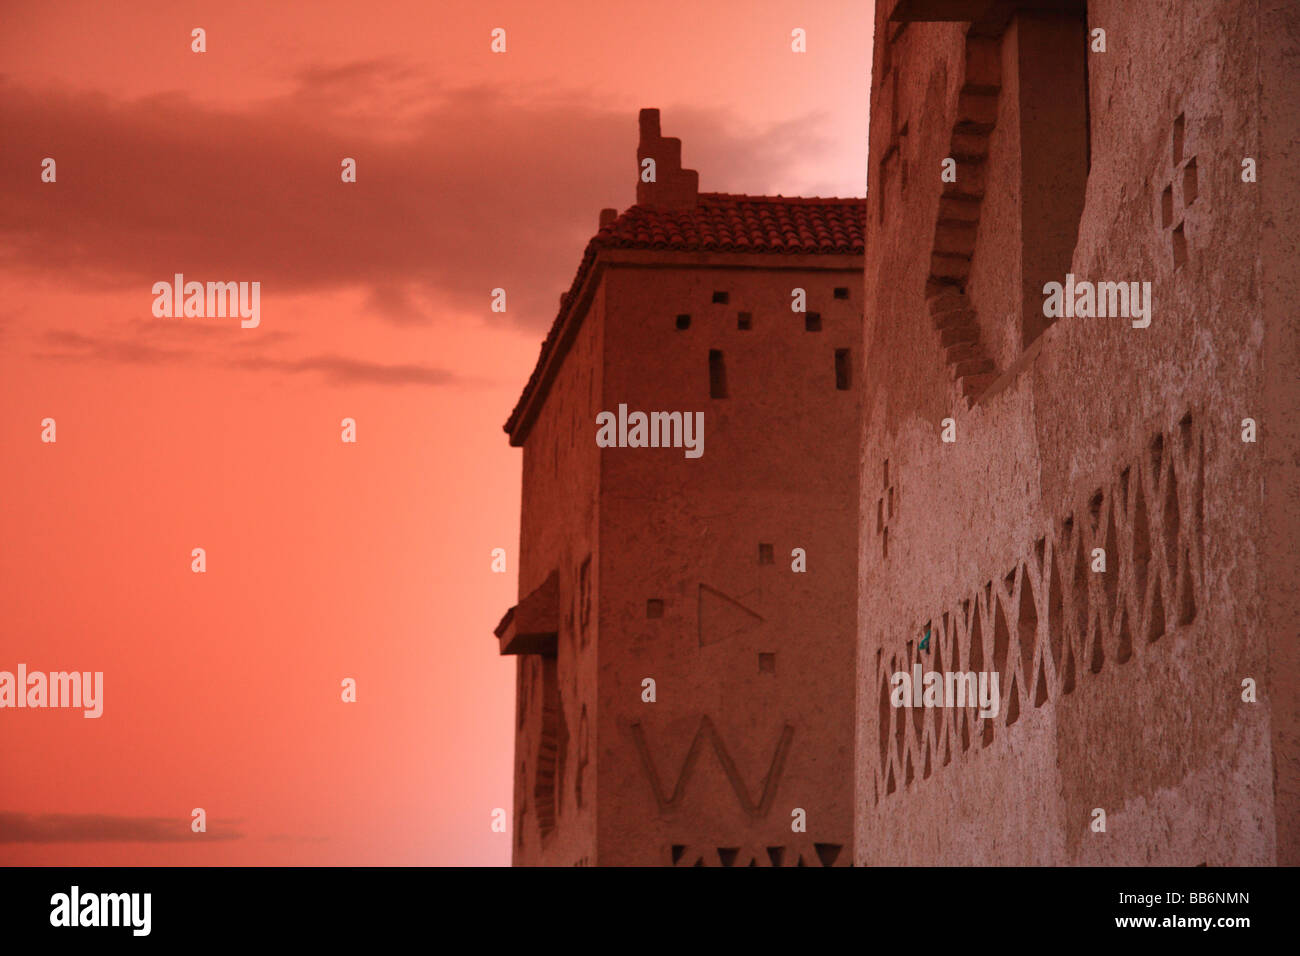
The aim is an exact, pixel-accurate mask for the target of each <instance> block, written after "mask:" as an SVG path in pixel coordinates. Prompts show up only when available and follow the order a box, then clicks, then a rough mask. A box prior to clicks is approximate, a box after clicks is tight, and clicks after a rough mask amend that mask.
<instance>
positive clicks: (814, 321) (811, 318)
mask: <svg viewBox="0 0 1300 956" xmlns="http://www.w3.org/2000/svg"><path fill="white" fill-rule="evenodd" d="M803 327H804V329H805V330H806V331H809V332H820V331H821V330H822V314H821V313H820V312H809V313H807V314H806V315H804V317H803Z"/></svg>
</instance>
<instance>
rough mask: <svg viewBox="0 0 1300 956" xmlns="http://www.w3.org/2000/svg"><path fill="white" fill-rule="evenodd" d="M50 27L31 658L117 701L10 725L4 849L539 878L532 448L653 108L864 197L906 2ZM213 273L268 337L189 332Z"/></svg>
mask: <svg viewBox="0 0 1300 956" xmlns="http://www.w3.org/2000/svg"><path fill="white" fill-rule="evenodd" d="M13 6H14V5H13V4H8V5H6V6H5V7H4V9H2V10H0V131H2V133H0V671H11V672H12V671H16V670H17V667H18V665H19V664H20V663H25V664H26V665H27V666H28V668H29V669H30V670H43V671H55V670H78V671H103V672H104V714H103V717H101V718H100V719H98V720H88V719H85V718H83V717H82V715H81V712H80V711H69V710H56V709H45V710H39V709H21V710H16V709H9V708H5V709H0V768H3V769H2V770H0V863H59V864H74V863H75V864H82V863H91V864H101V863H102V864H136V863H138V864H172V863H177V864H191V863H193V864H357V865H366V864H372V865H378V864H401V865H404V864H430V865H439V864H505V863H508V862H509V858H510V839H511V837H510V834H508V833H507V834H495V833H492V832H491V829H490V822H491V812H492V809H493V808H494V807H503V808H506V809H507V810H509V809H510V800H511V785H510V774H511V749H512V746H513V730H512V726H513V716H514V702H513V690H514V680H513V675H514V665H513V659H508V658H506V659H503V658H501V657H499V656H498V654H497V648H496V641H495V639H494V638H493V637H492V627H493V626H494V625H495V624H496V622H497V620H498V619H499V618H500V616H501V614H502V613H503V612H504V611H505V610H506V609H507V608H508V607H509V606H510V605H511V604H512V603H514V599H515V582H516V578H515V570H516V569H515V564H514V557H515V549H516V547H517V545H518V537H519V532H518V519H519V514H518V512H519V468H520V461H519V453H518V451H517V450H515V449H511V448H510V447H509V446H508V444H507V441H506V436H505V435H504V433H503V432H502V431H501V424H502V422H504V420H505V418H506V416H507V415H508V413H509V411H510V409H511V407H512V406H513V404H514V402H515V399H516V398H517V397H518V394H519V391H520V390H521V388H522V386H523V384H524V382H525V381H526V379H527V377H528V373H529V371H530V370H531V368H532V363H533V361H534V359H535V358H536V355H537V350H538V348H539V346H540V343H541V338H542V336H543V335H544V334H545V330H546V328H547V326H548V325H549V322H550V320H551V318H552V317H553V314H554V308H555V306H556V303H557V300H558V295H559V293H560V292H561V291H562V290H564V289H565V288H566V287H567V285H568V283H569V281H570V280H571V279H572V277H573V273H574V271H575V270H576V268H577V265H578V261H579V258H580V256H581V252H582V248H583V245H584V243H585V241H586V240H587V239H588V238H589V237H590V235H591V234H592V233H593V232H594V231H595V228H596V222H597V214H598V212H599V210H600V209H601V207H604V206H616V207H618V208H619V209H623V208H626V207H627V206H628V205H629V204H631V203H632V202H633V200H634V196H635V175H636V159H635V149H636V136H637V124H636V113H637V110H638V109H639V108H640V107H644V106H657V107H659V108H661V109H662V111H663V114H662V115H663V127H664V133H665V135H668V136H679V137H681V138H682V140H683V162H684V164H685V165H686V166H688V167H691V168H694V169H697V170H699V172H700V186H701V189H704V190H710V191H725V192H750V193H783V194H785V195H862V194H863V192H864V188H865V162H866V130H867V92H868V85H869V51H870V39H871V36H870V34H871V21H872V16H873V14H872V10H871V4H870V3H862V2H848V0H836V2H818V3H777V2H752V0H744V2H718V3H711V4H700V3H695V2H660V3H655V4H650V5H647V4H644V3H632V2H628V3H611V4H603V5H602V4H590V3H587V2H578V0H564V2H559V0H557V2H556V3H552V4H537V3H533V2H527V3H525V2H517V3H459V4H453V3H448V4H431V3H428V2H427V0H415V2H384V0H380V2H375V3H370V4H356V3H345V2H335V0H314V2H312V3H310V4H299V3H292V4H288V3H286V4H271V3H266V2H261V0H259V2H248V3H246V2H232V0H222V2H214V3H187V2H176V0H167V2H134V3H131V4H129V5H128V4H103V3H98V2H83V3H71V2H45V3H40V4H30V5H25V6H24V7H23V8H20V9H13ZM194 27H203V28H204V29H205V30H206V31H207V52H206V53H203V54H196V53H193V52H191V50H190V31H191V30H192V29H193V28H194ZM494 27H503V28H505V30H506V31H507V34H506V35H507V52H506V53H505V54H493V53H491V52H490V50H489V43H490V36H489V34H490V31H491V30H492V28H494ZM795 27H801V28H803V29H805V30H806V31H807V35H808V52H807V53H806V54H803V55H796V54H792V53H791V52H790V41H789V38H790V31H791V30H792V29H793V28H795ZM47 156H48V157H53V158H54V159H55V160H56V162H57V174H58V181H57V182H56V183H53V184H50V183H42V182H41V181H40V169H41V161H42V159H43V158H44V157H47ZM345 156H350V157H354V158H355V159H356V160H357V170H358V175H357V182H356V183H355V184H346V185H345V184H343V183H341V182H340V179H339V163H340V160H341V159H342V158H343V157H345ZM177 272H180V273H184V274H185V275H186V277H187V278H189V279H195V280H199V281H258V282H260V283H261V324H260V325H259V327H258V328H256V329H242V328H240V325H239V320H238V319H219V318H217V319H209V318H183V319H174V318H173V319H168V318H155V317H154V316H153V314H152V304H153V299H154V296H153V295H152V293H151V291H150V290H151V287H152V285H153V283H154V282H156V281H170V280H171V278H172V276H173V274H175V273H177ZM497 287H501V288H504V289H506V292H507V304H508V310H507V312H506V313H505V314H504V315H503V314H494V313H492V312H491V311H490V310H489V305H490V292H491V290H492V289H493V288H497ZM47 417H49V418H54V419H55V420H56V422H57V436H58V440H57V442H56V443H55V444H46V443H43V442H42V441H41V440H40V439H41V421H42V419H44V418H47ZM345 417H351V418H354V419H355V420H356V421H357V431H358V441H357V443H356V444H354V445H353V444H345V443H343V442H342V441H340V420H341V419H343V418H345ZM196 547H202V548H204V549H206V552H207V562H208V569H207V572H206V573H204V574H195V573H193V572H192V571H191V570H190V562H191V557H190V553H191V550H192V549H193V548H196ZM494 547H505V548H506V549H507V551H508V554H509V573H507V574H504V575H501V574H492V573H491V572H490V552H491V549H492V548H494ZM345 677H352V678H355V679H356V681H357V687H358V691H357V697H358V700H357V702H356V703H355V704H346V703H343V702H342V701H341V700H340V681H341V680H342V679H343V678H345ZM195 807H203V808H204V809H205V810H206V812H207V815H208V832H207V833H206V834H192V833H191V832H190V829H189V820H190V812H191V810H192V809H193V808H195ZM507 819H512V815H511V814H508V815H507Z"/></svg>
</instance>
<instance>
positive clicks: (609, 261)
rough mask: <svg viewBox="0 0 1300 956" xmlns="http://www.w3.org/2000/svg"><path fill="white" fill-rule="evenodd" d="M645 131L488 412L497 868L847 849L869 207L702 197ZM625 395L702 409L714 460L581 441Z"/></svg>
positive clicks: (655, 119) (734, 859)
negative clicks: (504, 534)
mask: <svg viewBox="0 0 1300 956" xmlns="http://www.w3.org/2000/svg"><path fill="white" fill-rule="evenodd" d="M640 124H641V139H640V145H639V148H638V155H637V174H638V186H637V203H636V205H634V206H633V207H631V208H630V209H628V210H627V211H626V212H624V213H622V214H621V215H619V214H617V213H616V211H615V210H605V211H603V212H602V213H601V216H600V229H599V231H598V232H597V233H596V235H595V237H594V238H593V239H592V240H591V241H590V243H589V244H588V246H587V249H586V252H585V254H584V256H583V259H582V262H581V264H580V266H579V268H578V272H577V275H576V277H575V278H574V280H573V283H572V286H571V287H570V289H569V292H568V293H567V294H566V295H565V296H563V298H562V301H561V305H560V309H559V313H558V315H557V316H556V318H555V321H554V324H553V326H552V328H551V330H550V333H549V334H548V336H547V337H546V340H545V343H544V344H543V346H542V352H541V356H540V358H539V360H538V363H537V367H536V369H535V371H534V372H533V375H532V377H531V378H530V380H529V382H528V384H527V387H526V388H525V389H524V392H523V395H522V397H521V398H520V400H519V402H518V405H517V406H516V408H515V409H514V411H513V413H512V414H511V416H510V419H509V421H508V422H507V424H506V426H505V428H506V431H507V432H508V434H509V436H510V442H511V444H513V445H516V446H521V447H522V448H523V505H522V522H521V532H520V551H519V555H520V557H519V562H518V567H519V594H520V600H519V603H518V605H517V606H516V607H514V608H512V609H511V610H510V611H509V612H508V613H507V614H506V616H505V617H504V618H503V620H502V621H501V623H500V625H499V626H498V627H497V630H496V633H497V637H498V640H499V642H500V649H501V652H502V653H503V654H511V655H516V657H517V661H518V663H517V708H518V724H517V732H516V744H515V794H514V800H515V810H514V812H515V817H514V828H513V832H514V841H515V842H514V862H515V863H516V864H525V865H527V864H547V865H552V864H558V865H572V864H589V865H626V864H641V865H679V866H694V865H712V866H718V865H730V866H749V865H760V866H770V865H784V866H790V865H804V866H821V865H841V866H842V865H847V864H848V863H850V862H851V844H852V840H853V836H852V832H853V808H852V802H853V771H852V766H853V754H854V747H853V697H854V693H855V685H854V674H853V668H854V659H855V654H856V650H855V618H856V604H857V602H856V597H855V588H856V575H855V564H856V557H855V555H856V549H857V458H858V448H857V445H858V434H859V420H858V394H859V391H858V388H857V386H858V384H859V383H858V381H857V377H858V375H859V374H860V373H859V369H860V366H861V361H860V359H861V356H860V348H859V345H860V336H861V328H862V302H861V282H862V267H863V239H862V233H863V219H864V203H863V200H861V199H792V198H783V197H779V196H778V197H764V196H741V195H726V194H719V193H701V192H699V191H698V176H697V174H696V173H695V172H694V171H692V170H686V169H682V167H681V143H680V141H679V140H676V139H671V138H665V137H662V136H661V135H660V130H659V114H658V111H657V110H644V111H642V113H641V117H640ZM647 159H650V160H654V169H655V176H654V181H653V182H648V181H645V179H646V178H647V177H646V176H645V175H643V171H644V170H646V169H647V168H648V166H647V165H646V164H645V162H644V161H645V160H647ZM796 289H802V290H803V298H804V300H805V308H806V311H803V312H795V311H792V304H793V303H794V302H795V301H796V298H795V293H794V290H796ZM620 405H623V406H626V412H627V414H628V415H629V416H630V415H631V413H633V412H636V411H641V412H645V413H649V412H678V413H682V414H683V416H688V415H691V414H692V413H695V412H702V413H703V436H702V437H703V446H702V448H703V453H702V454H701V455H700V456H699V457H688V456H687V455H686V454H685V452H684V449H683V448H681V447H606V448H602V447H598V445H597V441H596V436H597V416H598V415H599V414H600V413H602V412H611V413H615V414H617V413H618V411H619V407H620ZM796 549H802V555H803V556H802V558H800V557H799V556H797V555H795V551H796ZM801 563H802V564H803V566H804V567H806V570H802V571H796V570H793V568H794V567H795V566H798V565H799V564H801ZM647 679H649V680H653V681H654V697H655V700H654V702H652V703H651V702H647V701H646V700H645V699H644V698H645V697H646V696H648V693H649V692H648V689H647V688H648V685H647V684H646V683H645V681H646V680H647ZM796 811H802V814H803V816H804V817H806V827H805V828H804V829H802V830H799V831H798V832H796V831H795V829H794V828H793V827H792V824H793V823H794V822H795V821H796V820H797V819H798V815H797V814H796Z"/></svg>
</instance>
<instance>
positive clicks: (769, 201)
mask: <svg viewBox="0 0 1300 956" xmlns="http://www.w3.org/2000/svg"><path fill="white" fill-rule="evenodd" d="M866 208H867V207H866V200H865V199H863V198H860V197H859V198H854V199H822V198H820V197H789V198H787V197H785V196H743V195H732V194H728V193H700V194H699V198H698V201H697V202H696V205H694V206H693V207H690V208H685V209H666V208H658V207H653V206H632V207H631V208H629V209H628V210H627V211H626V212H624V213H623V214H622V215H621V216H619V217H618V218H616V219H615V220H613V221H612V222H610V223H608V224H606V225H605V226H603V227H602V228H601V230H600V231H599V232H597V233H596V235H595V236H593V237H592V238H591V241H589V242H588V243H587V248H586V250H585V251H584V253H583V256H582V262H581V263H580V264H579V266H578V273H577V275H575V276H574V278H573V284H572V285H570V286H569V291H568V292H567V293H565V294H564V296H563V297H562V298H561V300H560V311H559V313H558V314H557V315H556V317H555V321H554V322H553V323H552V324H551V330H550V332H548V333H547V335H546V340H545V341H544V342H543V343H542V352H541V355H539V356H538V359H537V365H536V366H535V367H534V368H533V374H532V375H531V376H530V377H529V379H528V384H527V385H526V386H524V391H523V394H522V395H520V397H519V401H518V402H517V403H516V404H515V407H514V410H513V411H512V412H511V413H510V418H509V419H508V420H507V421H506V423H505V426H504V427H505V431H506V432H507V433H508V434H510V435H511V439H512V443H516V442H514V441H513V439H514V431H515V429H516V428H517V427H518V426H519V423H520V421H521V418H522V416H523V412H524V407H525V405H527V403H528V401H529V399H530V398H531V397H532V394H533V392H534V391H535V390H536V389H537V388H538V387H539V385H540V383H541V378H542V374H543V371H544V369H545V366H546V364H547V361H548V360H549V359H550V357H551V353H552V352H553V351H554V350H555V348H556V346H557V344H558V342H559V337H560V332H561V330H562V329H563V327H564V324H565V319H566V318H567V316H568V314H569V312H570V311H571V308H572V306H573V304H574V302H575V300H576V298H577V295H578V292H579V291H580V290H581V288H582V285H583V283H584V282H586V281H587V276H588V275H589V274H590V272H591V269H592V266H593V265H594V264H595V260H596V254H597V253H598V252H599V251H600V250H601V249H663V250H666V251H669V252H744V253H757V254H763V255H862V253H863V249H864V245H863V235H864V233H865V231H866Z"/></svg>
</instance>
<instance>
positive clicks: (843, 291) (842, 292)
mask: <svg viewBox="0 0 1300 956" xmlns="http://www.w3.org/2000/svg"><path fill="white" fill-rule="evenodd" d="M848 297H849V287H848V286H846V285H841V286H836V287H835V298H837V299H847V298H848Z"/></svg>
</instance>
